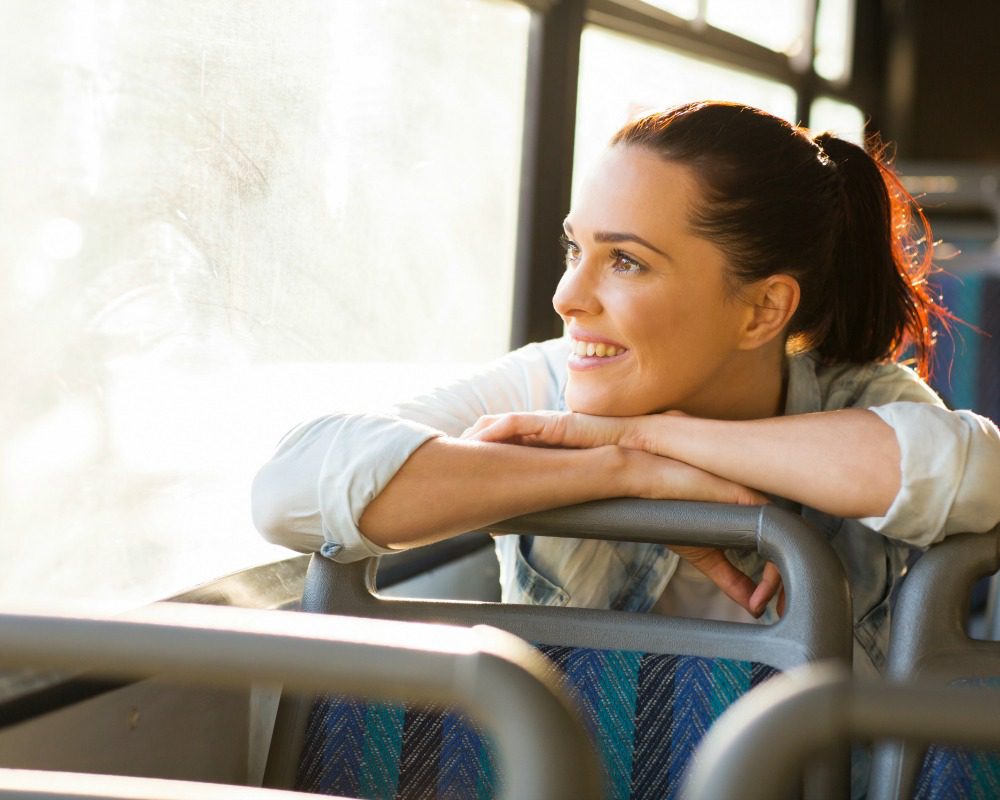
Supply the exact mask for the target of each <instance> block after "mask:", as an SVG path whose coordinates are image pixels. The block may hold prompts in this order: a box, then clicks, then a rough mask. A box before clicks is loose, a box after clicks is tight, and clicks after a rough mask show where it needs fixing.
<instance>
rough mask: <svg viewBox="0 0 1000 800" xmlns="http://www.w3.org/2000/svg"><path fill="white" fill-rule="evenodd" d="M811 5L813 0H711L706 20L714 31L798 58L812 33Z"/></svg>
mask: <svg viewBox="0 0 1000 800" xmlns="http://www.w3.org/2000/svg"><path fill="white" fill-rule="evenodd" d="M807 2H812V0H708V6H707V7H706V9H705V20H706V21H707V22H708V24H709V25H711V26H712V27H713V28H721V29H722V30H724V31H729V32H730V33H735V34H736V35H737V36H742V37H743V38H744V39H749V40H750V41H752V42H757V44H761V45H764V47H768V48H770V49H771V50H775V51H777V52H779V53H787V54H788V55H790V56H794V55H797V54H799V53H801V52H802V51H803V49H804V47H805V45H806V43H807V42H808V36H809V34H810V31H809V29H808V26H807V19H808V15H807V13H806V10H807V6H806V3H807Z"/></svg>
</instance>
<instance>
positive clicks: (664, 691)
mask: <svg viewBox="0 0 1000 800" xmlns="http://www.w3.org/2000/svg"><path fill="white" fill-rule="evenodd" d="M538 649H539V650H540V651H541V652H542V653H543V654H544V655H545V656H547V658H548V663H549V664H550V666H551V668H552V670H553V673H554V676H555V678H556V680H557V682H559V683H560V684H561V685H562V687H563V688H564V689H565V690H566V691H567V693H568V694H569V695H570V696H571V697H572V698H573V700H574V701H575V704H576V707H577V709H578V710H579V712H580V716H581V717H582V718H583V720H584V722H585V723H586V726H587V728H588V730H589V731H590V733H591V736H592V737H593V739H594V743H595V746H596V748H597V750H598V752H599V753H600V755H601V758H602V761H603V763H604V768H605V773H606V777H607V792H606V794H607V796H608V797H610V798H634V800H663V799H664V798H670V797H674V796H675V795H676V794H677V792H678V791H679V789H680V785H681V781H682V778H683V773H684V769H685V768H686V766H687V764H688V762H689V761H690V758H691V755H692V753H693V752H694V749H695V748H696V747H697V745H698V743H699V742H700V741H701V738H702V737H703V736H704V735H705V732H706V731H707V729H708V727H709V726H710V725H711V724H712V722H713V721H714V720H715V719H716V718H717V717H718V716H719V715H720V714H721V713H722V712H723V711H724V710H725V709H726V708H727V707H728V706H729V705H730V704H731V703H732V702H733V701H734V700H736V699H737V698H738V697H740V696H741V695H742V694H744V693H746V692H747V691H749V690H750V689H751V688H752V687H754V686H756V685H757V684H759V683H761V682H762V681H764V680H766V679H767V678H769V677H771V676H772V675H775V674H777V670H775V669H774V668H773V667H770V666H767V665H765V664H759V663H757V662H751V661H739V660H732V659H721V658H700V657H696V656H679V655H662V654H656V653H641V652H636V651H622V650H597V649H591V648H579V647H562V646H557V645H538ZM496 781H497V775H496V768H495V766H494V763H493V759H492V756H491V747H490V745H489V741H488V738H487V737H485V736H483V735H482V734H481V733H480V732H479V731H478V730H477V729H476V727H475V726H473V725H472V724H471V723H470V722H469V720H468V719H467V718H466V717H464V716H463V715H461V714H458V713H457V712H454V711H451V710H445V709H428V708H417V707H411V706H393V705H384V704H377V703H366V702H364V701H354V700H346V699H343V698H336V697H333V698H324V699H321V700H319V701H317V703H316V704H315V706H314V707H313V709H312V713H311V714H310V718H309V723H308V727H307V730H306V738H305V744H304V747H303V752H302V757H301V761H300V765H299V771H298V778H297V781H296V787H295V788H296V789H298V790H300V791H308V792H319V793H323V794H339V795H344V796H347V797H362V798H371V800H383V799H385V800H393V799H395V798H400V800H438V799H441V800H445V799H447V800H466V799H467V798H468V799H469V800H478V798H491V797H494V796H495V795H496V793H497V784H496Z"/></svg>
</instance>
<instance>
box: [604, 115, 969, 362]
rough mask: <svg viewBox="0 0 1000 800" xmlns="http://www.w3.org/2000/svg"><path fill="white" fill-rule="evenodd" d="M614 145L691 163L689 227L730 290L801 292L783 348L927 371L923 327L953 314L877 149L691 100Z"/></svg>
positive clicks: (928, 343)
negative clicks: (766, 281)
mask: <svg viewBox="0 0 1000 800" xmlns="http://www.w3.org/2000/svg"><path fill="white" fill-rule="evenodd" d="M612 145H632V146H639V147H645V148H648V149H650V150H652V151H654V152H656V153H658V154H659V155H661V156H662V157H663V158H665V159H667V160H669V161H675V162H678V163H682V164H685V165H686V166H688V167H690V168H691V169H692V170H694V172H695V173H696V174H697V175H698V177H699V178H700V185H701V189H702V195H703V197H702V202H700V203H698V204H697V207H696V208H694V209H692V211H691V214H690V224H691V226H692V228H693V230H694V232H695V233H697V234H699V235H701V236H704V237H705V238H706V239H709V240H710V241H712V242H713V243H714V244H715V245H716V246H718V247H719V248H720V249H721V250H722V251H723V252H724V253H725V254H726V256H727V260H728V262H729V264H730V267H731V271H732V277H733V278H734V280H735V283H736V285H737V286H738V285H740V284H743V283H751V282H754V281H758V280H761V279H763V278H766V277H768V276H770V275H775V274H778V273H784V274H788V275H791V276H793V277H794V278H795V279H796V280H798V282H799V286H800V289H801V299H800V303H799V307H798V309H797V310H796V312H795V315H794V316H793V318H792V320H791V323H790V325H789V331H788V333H789V345H790V346H792V347H801V348H807V349H811V350H813V351H815V352H816V353H817V354H818V355H819V356H820V358H821V359H822V360H823V361H824V362H826V363H843V362H870V361H883V360H888V359H898V358H900V357H901V356H902V355H903V354H904V353H905V352H906V351H908V350H909V349H910V348H912V350H913V355H914V361H915V363H916V367H917V371H918V372H919V374H920V375H922V376H926V375H927V374H928V373H929V371H930V362H931V355H932V351H933V347H934V336H933V334H932V332H931V327H930V323H931V322H932V321H934V320H939V321H947V320H948V319H952V317H951V315H950V314H948V312H947V311H946V310H945V309H943V308H942V307H941V306H939V305H937V303H936V302H935V301H934V299H933V297H932V296H931V295H930V293H929V292H928V287H927V282H926V278H927V274H928V272H929V271H930V268H931V257H932V239H931V234H930V227H929V226H928V224H927V220H926V218H925V217H924V215H923V213H922V212H921V211H920V209H919V208H918V207H917V205H916V203H915V202H914V200H913V198H912V197H911V196H910V195H909V194H908V193H907V192H906V190H905V189H904V188H903V186H902V184H901V183H900V181H899V179H898V178H897V177H896V176H895V174H894V173H893V172H892V170H890V169H889V167H888V166H886V165H885V164H884V163H883V161H882V157H883V155H884V149H883V148H881V147H877V149H876V150H875V152H874V153H873V155H869V154H868V153H866V152H865V150H864V149H863V148H861V147H858V146H857V145H854V144H851V143H850V142H846V141H844V140H842V139H838V138H837V137H835V136H833V135H832V134H829V133H824V134H821V135H820V136H817V137H816V139H810V137H809V135H808V134H807V133H806V132H805V131H804V130H803V129H801V128H798V127H796V126H793V125H791V124H789V123H787V122H785V121H784V120H781V119H779V118H777V117H774V116H772V115H770V114H767V113H765V112H763V111H759V110H757V109H754V108H750V107H748V106H741V105H737V104H734V103H689V104H687V105H683V106H678V107H677V108H674V109H671V110H669V111H665V112H660V113H656V114H651V115H650V116H647V117H644V118H643V119H640V120H637V121H635V122H632V123H630V124H629V125H626V126H625V127H624V128H622V130H620V131H619V132H618V133H617V134H616V135H615V137H614V138H613V139H612Z"/></svg>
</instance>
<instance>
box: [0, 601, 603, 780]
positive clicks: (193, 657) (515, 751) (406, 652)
mask: <svg viewBox="0 0 1000 800" xmlns="http://www.w3.org/2000/svg"><path fill="white" fill-rule="evenodd" d="M0 641H2V642H3V643H4V646H3V648H2V649H0V665H2V666H13V667H25V666H31V667H36V668H38V667H46V668H57V669H83V670H88V671H91V672H93V673H94V674H101V675H107V676H109V677H115V678H120V677H125V676H127V677H142V678H146V677H151V676H164V677H169V678H172V679H181V680H186V681H195V682H199V683H208V684H213V685H218V684H222V685H228V686H241V685H247V684H250V683H253V682H262V683H267V684H278V683H283V684H284V685H285V686H287V687H290V688H294V689H297V690H299V691H310V692H317V691H329V690H330V688H331V687H337V690H338V691H340V692H344V693H345V694H347V695H349V696H364V697H369V698H372V699H375V700H377V701H379V702H383V703H385V702H423V703H437V704H441V703H457V705H458V706H459V707H461V708H463V709H464V710H466V711H467V712H468V713H469V714H470V715H472V716H473V717H474V718H475V719H477V720H478V721H479V722H480V724H482V725H484V726H485V728H486V729H487V730H489V731H490V733H491V734H492V739H491V741H493V742H494V743H495V745H496V746H497V752H498V755H499V764H500V765H501V766H502V767H503V769H504V771H503V773H502V774H503V776H504V780H503V783H502V786H503V792H502V794H501V795H500V796H502V797H504V798H506V800H522V798H527V797H535V796H537V797H545V798H549V797H551V798H561V799H562V800H576V799H577V798H587V800H596V798H598V797H599V796H600V795H599V785H600V777H599V770H598V768H597V766H596V762H597V755H596V753H595V752H594V750H593V746H592V745H591V743H590V740H589V738H588V737H587V735H586V733H585V732H584V730H583V726H582V723H581V722H580V720H579V718H578V717H577V716H576V715H575V712H574V711H573V710H572V708H571V703H570V701H569V699H568V698H567V697H566V696H565V695H564V694H563V692H562V690H561V689H559V687H558V686H556V685H555V683H554V682H553V681H552V679H551V677H550V676H549V674H548V673H547V671H546V668H545V666H544V659H543V658H541V657H540V656H539V655H538V653H537V652H536V651H535V650H534V649H533V648H531V647H529V646H528V645H526V644H525V643H524V642H522V641H520V640H519V639H517V637H515V636H512V635H510V634H509V633H506V632H504V631H498V630H495V629H491V628H487V627H485V626H478V627H476V628H472V629H468V628H463V627H457V626H448V627H445V626H432V625H427V624H417V623H406V622H394V621H388V620H371V619H365V620H358V619H349V618H346V617H340V616H332V615H331V616H327V617H324V618H317V617H312V618H311V619H307V618H305V616H304V615H300V614H295V613H283V612H267V611H258V610H249V609H236V608H220V607H208V606H185V605H180V604H158V605H155V606H151V607H149V608H145V609H142V610H140V611H137V612H132V613H130V614H129V615H127V616H125V617H120V618H107V617H90V616H76V615H72V616H71V615H58V614H47V615H46V614H30V615H29V614H0ZM195 735H197V732H196V731H192V736H195ZM163 757H165V758H168V757H169V753H164V754H163ZM57 774H65V773H52V775H53V778H52V780H53V781H54V782H58V780H60V779H58V778H57V777H55V776H56V775H57ZM8 779H9V780H8ZM5 780H8V784H12V785H13V786H14V788H13V789H12V791H14V792H15V796H17V795H16V792H17V785H23V784H24V782H25V781H28V783H32V784H33V785H37V784H38V783H39V778H38V776H37V775H35V776H34V777H32V776H31V775H29V774H28V772H26V771H23V770H9V771H4V772H2V773H0V790H2V789H3V786H4V781H5ZM94 781H95V783H100V782H101V779H100V778H95V779H94ZM42 782H43V783H44V781H42ZM168 783H169V782H166V781H165V782H161V783H160V784H154V783H147V784H145V785H147V786H155V785H159V786H160V787H161V788H163V789H164V791H166V790H168V789H170V786H168V785H167V784H168ZM123 785H124V784H123V782H122V781H111V782H110V783H109V784H108V786H109V791H110V790H112V789H113V790H115V791H117V790H118V789H119V788H122V786H123ZM193 785H202V784H193ZM49 788H50V789H51V788H53V786H52V785H51V784H50V785H49ZM65 788H66V787H65V784H62V788H61V789H60V787H59V786H55V790H56V793H55V794H50V795H48V796H50V797H58V796H59V791H62V790H64V789H65ZM126 788H127V787H126ZM139 788H140V789H141V788H142V787H141V786H140V787H139ZM23 795H24V796H31V795H30V794H28V792H27V789H25V791H24V792H23ZM0 796H3V795H2V794H0ZM41 796H45V795H44V794H43V795H41ZM95 796H96V797H100V796H101V795H100V793H98V794H96V795H95ZM109 796H115V795H114V794H110V795H109ZM142 796H143V795H142V794H141V793H139V794H134V795H132V797H133V798H138V797H142ZM156 796H157V795H156V794H153V795H151V797H156ZM167 796H169V795H167ZM173 796H174V797H177V798H179V797H182V796H185V795H183V793H182V794H175V795H173ZM190 796H193V797H197V796H205V797H217V796H219V795H217V794H211V793H203V794H202V795H197V794H193V795H190ZM233 796H239V794H238V792H234V793H233Z"/></svg>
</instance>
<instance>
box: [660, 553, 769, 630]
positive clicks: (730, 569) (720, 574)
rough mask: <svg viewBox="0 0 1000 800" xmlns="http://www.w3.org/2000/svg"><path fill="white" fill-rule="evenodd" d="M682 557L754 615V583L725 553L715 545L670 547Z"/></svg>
mask: <svg viewBox="0 0 1000 800" xmlns="http://www.w3.org/2000/svg"><path fill="white" fill-rule="evenodd" d="M670 549H671V550H673V551H674V552H675V553H677V554H678V555H679V556H680V557H681V558H683V559H684V560H685V561H687V562H688V563H689V564H691V565H692V566H693V567H695V569H697V570H698V571H699V572H701V573H702V574H703V575H705V576H706V577H707V578H709V579H711V581H712V583H714V584H715V585H716V586H718V587H719V589H721V590H722V593H723V594H725V595H726V597H728V598H729V599H730V600H733V601H734V602H736V603H737V604H738V605H740V606H741V607H743V608H744V609H746V610H747V611H748V612H750V613H751V614H754V616H758V615H757V614H755V613H754V610H753V608H752V605H751V597H752V596H753V594H754V590H755V587H754V583H753V581H752V580H750V578H748V577H747V576H746V575H744V574H743V573H742V572H740V571H739V570H738V569H736V567H734V566H733V565H732V564H731V563H730V561H729V559H728V558H726V555H725V553H723V552H722V551H721V550H719V549H718V548H715V547H689V546H686V545H685V546H677V547H670Z"/></svg>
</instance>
